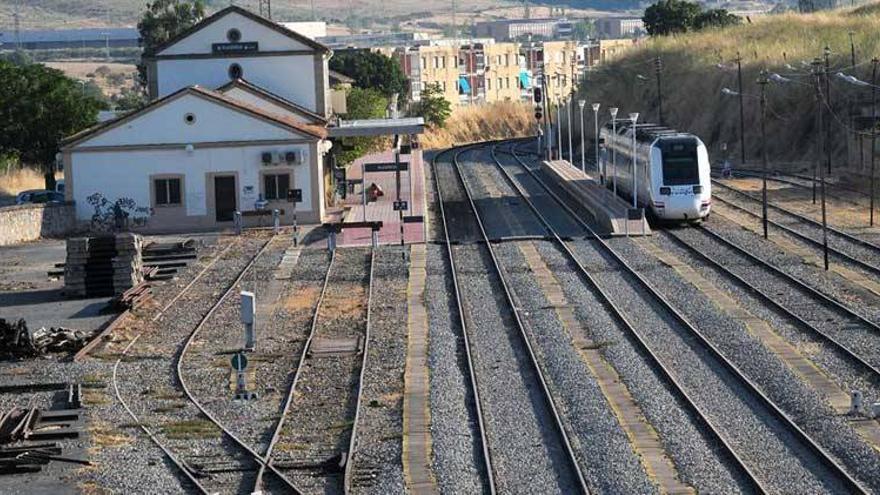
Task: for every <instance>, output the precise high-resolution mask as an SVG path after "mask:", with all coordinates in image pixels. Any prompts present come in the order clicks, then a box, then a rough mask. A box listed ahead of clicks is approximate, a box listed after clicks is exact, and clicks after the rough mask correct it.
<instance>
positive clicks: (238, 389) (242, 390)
mask: <svg viewBox="0 0 880 495" xmlns="http://www.w3.org/2000/svg"><path fill="white" fill-rule="evenodd" d="M231 363H232V369H234V370H235V400H239V401H241V400H254V399H256V398H257V394H256V393H254V392H251V391H250V390H248V385H247V375H246V372H245V370H247V366H248V360H247V356H245V354H244V352H237V353H235V354H233V355H232V360H231Z"/></svg>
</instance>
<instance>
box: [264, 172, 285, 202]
mask: <svg viewBox="0 0 880 495" xmlns="http://www.w3.org/2000/svg"><path fill="white" fill-rule="evenodd" d="M288 189H290V174H266V175H264V176H263V194H264V197H265V198H266V199H267V200H285V199H287V190H288Z"/></svg>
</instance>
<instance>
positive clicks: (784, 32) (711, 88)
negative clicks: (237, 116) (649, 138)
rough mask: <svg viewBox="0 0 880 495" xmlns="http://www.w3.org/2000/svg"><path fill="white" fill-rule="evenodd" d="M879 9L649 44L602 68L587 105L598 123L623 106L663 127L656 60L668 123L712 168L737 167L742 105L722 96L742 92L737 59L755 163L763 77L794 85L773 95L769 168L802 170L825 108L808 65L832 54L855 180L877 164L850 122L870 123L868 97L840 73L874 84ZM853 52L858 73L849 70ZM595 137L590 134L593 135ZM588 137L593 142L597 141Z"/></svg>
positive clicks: (841, 135)
mask: <svg viewBox="0 0 880 495" xmlns="http://www.w3.org/2000/svg"><path fill="white" fill-rule="evenodd" d="M878 26H880V3H874V4H871V5H867V6H864V7H860V8H856V9H841V10H836V11H826V12H823V13H818V14H808V15H799V14H784V15H777V16H768V17H763V18H758V19H754V20H753V22H752V23H751V24H744V25H741V26H738V27H733V28H728V29H724V30H709V31H704V32H698V33H689V34H685V35H680V36H675V37H662V38H656V39H650V40H646V41H645V42H644V44H643V45H642V47H641V48H639V49H636V50H632V51H630V52H627V53H626V54H625V55H624V56H623V57H621V58H620V59H618V60H616V61H614V62H612V63H608V64H606V65H603V66H601V67H599V68H598V69H597V70H596V71H595V72H594V73H592V74H590V76H589V78H588V81H587V83H586V84H585V85H584V86H585V87H584V88H582V90H581V94H580V96H579V97H580V98H585V99H586V100H587V101H589V102H593V101H598V102H601V103H602V110H601V112H602V113H601V114H600V116H601V117H603V118H608V113H607V109H608V108H609V107H613V106H617V107H620V116H623V117H624V118H625V117H626V116H627V115H628V113H629V112H641V114H642V117H641V118H640V121H642V122H657V87H656V78H655V72H654V61H655V58H656V57H660V58H661V59H662V62H663V67H664V69H663V73H662V81H663V110H664V116H665V124H666V125H667V126H670V127H674V128H676V129H679V130H682V131H687V132H692V133H695V134H697V135H699V136H700V137H701V138H702V139H703V140H704V141H705V142H706V144H707V145H708V146H709V147H710V155H711V156H712V159H713V161H717V160H719V159H722V158H723V153H722V152H721V145H722V143H727V146H728V151H727V154H728V155H729V156H730V157H731V158H732V159H735V160H736V161H739V156H740V154H739V149H740V146H739V100H738V98H737V97H735V96H729V95H724V94H722V88H730V89H733V90H736V89H737V71H736V63H735V61H734V60H735V59H736V57H737V53H740V54H741V55H742V68H743V93H745V94H746V96H745V98H744V101H745V105H744V106H745V128H746V132H745V137H746V153H747V160H749V161H750V162H753V163H760V111H759V108H760V106H759V98H758V97H757V95H758V94H759V92H760V87H759V85H758V84H757V82H756V81H757V78H758V76H759V73H760V71H761V70H762V68H765V69H766V70H768V71H769V72H771V73H773V72H775V73H778V74H780V75H781V76H783V77H785V78H788V79H789V80H790V82H788V83H775V82H771V83H770V84H768V86H767V98H768V102H769V104H768V119H767V134H768V136H769V144H768V155H769V159H770V161H771V162H775V163H780V162H801V163H798V164H793V166H800V167H803V166H807V164H808V163H809V162H811V161H812V160H813V158H814V140H815V138H816V129H817V127H816V126H817V123H816V109H817V108H818V106H817V99H816V91H815V84H814V81H815V79H814V78H813V77H812V76H811V75H810V70H811V67H810V63H811V62H812V61H813V60H814V59H815V58H816V57H821V56H822V54H823V49H824V47H825V46H828V47H829V48H830V49H831V56H830V63H831V74H832V77H831V78H830V85H831V89H830V96H828V97H826V96H825V95H824V93H823V95H822V97H823V100H826V101H830V105H831V108H832V109H833V123H834V134H833V140H832V142H833V143H834V155H833V156H834V163H835V165H836V166H840V165H843V164H849V165H850V168H851V169H852V173H854V174H856V175H862V174H864V173H865V169H863V168H862V159H863V157H864V160H865V163H867V162H868V161H869V157H870V155H869V152H870V150H869V149H868V148H867V147H868V144H869V142H870V140H869V139H863V141H864V142H863V145H864V146H865V148H863V149H862V152H861V153H860V150H859V147H858V146H859V142H858V141H859V140H858V139H857V138H856V137H855V134H854V133H852V132H850V129H851V128H852V126H853V120H851V116H852V113H858V112H861V113H862V115H866V116H870V104H871V91H870V88H866V87H858V86H854V85H852V84H850V83H847V82H846V81H843V80H842V79H840V78H839V77H836V76H835V74H836V73H837V72H844V73H845V74H848V75H854V76H856V77H858V78H859V79H861V80H863V81H870V80H871V70H872V64H871V59H872V58H873V57H880V37H878V36H877V28H878ZM850 33H852V41H853V43H854V45H855V54H856V55H855V56H856V64H855V66H854V67H853V66H852V61H851V45H850ZM588 131H589V134H591V133H592V126H590V127H588ZM589 134H588V135H589Z"/></svg>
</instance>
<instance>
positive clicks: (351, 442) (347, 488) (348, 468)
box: [342, 248, 377, 493]
mask: <svg viewBox="0 0 880 495" xmlns="http://www.w3.org/2000/svg"><path fill="white" fill-rule="evenodd" d="M376 251H377V249H375V248H371V249H370V283H369V287H368V288H367V322H366V329H365V330H364V350H363V356H362V358H361V372H360V375H359V376H358V393H357V401H356V402H355V407H354V422H353V423H352V426H351V436H350V437H349V439H348V458H347V459H346V461H345V474H344V476H343V482H342V489H343V493H351V477H352V473H353V471H354V467H353V466H354V462H353V461H354V458H355V455H356V454H357V447H358V444H357V433H358V420H359V419H360V416H361V409H362V408H363V396H364V374H365V373H366V371H367V363H368V356H369V353H370V308H372V306H373V280H374V278H373V275H374V273H375V268H376Z"/></svg>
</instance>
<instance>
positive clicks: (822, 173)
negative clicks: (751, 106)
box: [813, 48, 831, 271]
mask: <svg viewBox="0 0 880 495" xmlns="http://www.w3.org/2000/svg"><path fill="white" fill-rule="evenodd" d="M829 51H830V50H828V49H827V48H826V50H825V67H826V69H827V67H828V52H829ZM813 64H814V66H815V68H816V96H817V98H818V100H819V105H820V108H819V112H817V113H818V114H819V129H818V131H819V140H818V141H819V142H820V143H821V142H822V141H823V139H822V131H823V130H824V131H826V137H827V139H825V142H824V143H821V144H823V145H824V146H825V151H826V153H827V156H828V160H829V165H830V163H831V162H830V160H831V132H830V129H831V122H828V123H827V127H826V128H825V129H822V125H823V124H824V121H825V120H830V116H829V118H828V119H823V118H822V114H823V113H825V109H824V108H823V107H822V106H821V104H822V90H821V77H823V76H824V77H825V84H826V87H827V84H828V71H827V70H822V60H821V59H816V61H815V62H813ZM818 156H821V154H817V160H821V158H818ZM816 168H818V169H819V188H820V189H819V190H820V193H821V198H822V253H823V260H824V264H825V270H826V271H827V270H828V222H827V216H826V211H825V169H824V168H823V167H822V166H821V165H819V164H818V163H817V166H816Z"/></svg>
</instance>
